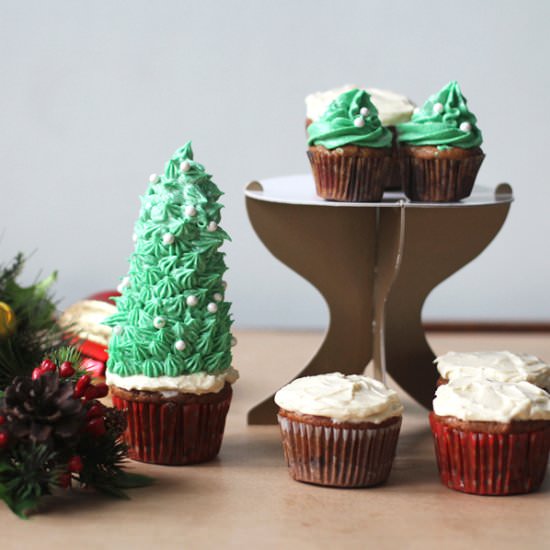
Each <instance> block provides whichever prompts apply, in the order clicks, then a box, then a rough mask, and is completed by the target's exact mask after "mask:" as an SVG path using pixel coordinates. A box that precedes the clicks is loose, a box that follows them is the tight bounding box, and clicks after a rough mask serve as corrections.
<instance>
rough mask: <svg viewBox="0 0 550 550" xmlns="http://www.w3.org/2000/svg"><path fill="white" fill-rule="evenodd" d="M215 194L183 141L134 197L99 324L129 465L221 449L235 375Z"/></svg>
mask: <svg viewBox="0 0 550 550" xmlns="http://www.w3.org/2000/svg"><path fill="white" fill-rule="evenodd" d="M221 195H222V192H221V191H220V190H219V188H218V187H217V185H216V184H215V183H214V182H213V181H212V177H211V176H210V175H209V174H208V173H207V172H206V171H205V169H204V167H203V166H202V165H201V164H199V163H198V162H196V161H195V160H194V157H193V151H192V149H191V143H190V142H189V143H187V144H186V145H184V146H183V147H181V148H180V149H178V150H177V151H176V152H175V153H174V155H173V156H172V158H170V159H169V160H168V162H167V163H166V166H165V169H164V173H162V174H160V175H157V174H152V175H151V176H150V178H149V187H148V189H147V192H146V193H145V195H144V196H143V197H142V198H141V202H142V206H141V211H140V214H139V218H138V220H137V221H136V224H135V226H134V241H135V249H134V252H133V253H132V255H131V257H130V267H129V271H128V274H127V276H125V277H124V278H123V279H122V282H121V284H120V285H119V290H120V292H121V296H120V297H118V298H116V305H117V312H116V313H115V314H113V315H112V316H111V317H109V318H108V319H107V320H106V321H105V324H107V325H109V326H111V327H112V333H113V335H112V337H111V340H110V342H109V360H108V362H107V373H106V378H107V383H108V384H109V385H110V387H111V393H112V397H113V404H114V405H115V406H116V407H117V408H119V409H121V410H124V411H126V412H127V415H128V428H127V429H126V431H125V433H124V438H125V440H126V443H127V444H128V446H129V449H130V455H131V456H132V458H135V459H136V460H141V461H144V462H152V463H157V464H173V465H176V464H191V463H195V462H204V461H206V460H210V459H212V458H214V457H215V456H216V455H217V453H218V451H219V449H220V445H221V442H222V435H223V428H224V424H225V417H226V414H227V411H228V409H229V404H230V401H231V395H232V389H231V385H232V383H233V382H235V380H236V379H237V378H238V373H237V371H236V370H235V369H233V368H232V366H231V363H232V354H231V347H232V345H233V343H234V342H235V339H234V338H233V337H232V334H231V324H232V319H231V314H230V307H231V304H230V302H228V301H227V300H226V297H225V287H226V285H225V282H224V280H223V275H224V273H225V271H226V270H227V267H226V265H225V260H224V253H223V252H222V251H221V250H220V247H221V246H222V245H223V244H224V242H225V241H226V240H228V239H229V236H228V235H227V233H226V232H225V231H224V230H223V228H222V227H221V225H220V224H221V214H220V213H221V209H222V208H223V206H222V204H221V203H220V202H219V198H220V197H221Z"/></svg>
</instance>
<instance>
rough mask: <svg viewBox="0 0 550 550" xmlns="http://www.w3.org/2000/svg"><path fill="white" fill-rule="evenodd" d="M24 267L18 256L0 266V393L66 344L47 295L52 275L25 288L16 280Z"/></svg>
mask: <svg viewBox="0 0 550 550" xmlns="http://www.w3.org/2000/svg"><path fill="white" fill-rule="evenodd" d="M24 266H25V257H24V255H23V254H21V253H19V254H18V255H17V256H16V257H15V258H14V260H13V261H12V262H11V264H10V265H7V266H0V389H2V388H4V387H6V385H7V384H9V383H10V382H11V381H12V379H13V378H14V377H15V376H17V375H25V374H30V373H31V371H32V369H33V366H34V365H36V364H38V363H39V362H40V361H41V359H42V358H43V357H44V356H45V355H46V354H47V353H48V352H50V351H51V350H55V349H57V348H59V347H60V346H62V345H64V344H65V343H66V338H67V337H66V336H64V334H63V332H62V330H61V328H60V327H59V325H58V324H57V322H56V319H55V309H56V307H55V302H54V301H53V299H52V297H51V295H50V294H49V291H50V287H51V285H52V284H53V283H54V281H55V280H56V277H57V275H56V273H53V274H52V275H50V276H49V277H47V278H46V279H44V280H42V281H40V282H38V283H35V284H34V285H32V286H29V287H22V286H20V285H19V284H18V283H17V278H18V277H19V275H20V274H21V272H22V271H23V268H24Z"/></svg>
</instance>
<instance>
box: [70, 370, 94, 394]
mask: <svg viewBox="0 0 550 550" xmlns="http://www.w3.org/2000/svg"><path fill="white" fill-rule="evenodd" d="M90 381H91V378H90V377H89V376H88V375H87V374H84V375H82V376H81V377H80V378H79V379H78V382H77V383H76V384H75V387H74V396H75V397H82V396H83V395H84V390H85V389H86V388H87V387H88V386H89V385H90Z"/></svg>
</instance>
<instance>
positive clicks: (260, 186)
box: [244, 174, 514, 208]
mask: <svg viewBox="0 0 550 550" xmlns="http://www.w3.org/2000/svg"><path fill="white" fill-rule="evenodd" d="M244 193H245V195H246V196H247V197H249V198H251V199H255V200H260V201H267V202H276V203H285V204H299V205H306V206H331V207H353V208H358V207H359V208H365V207H370V208H372V207H394V208H395V207H405V208H462V207H465V206H494V205H497V204H502V203H510V202H512V201H513V200H514V196H513V193H512V188H511V187H510V185H508V184H507V183H501V184H500V185H498V186H497V187H496V189H494V190H493V189H490V188H488V187H482V186H480V185H475V186H474V190H473V192H472V194H471V195H470V196H469V197H468V198H466V199H463V200H461V201H459V202H412V201H410V200H409V199H407V197H405V195H404V194H403V193H402V192H400V191H386V192H385V193H384V197H383V198H382V201H380V202H338V201H328V200H325V199H322V198H321V197H319V196H317V194H316V192H315V183H314V181H313V176H312V175H311V174H299V175H295V176H282V177H276V178H268V179H264V180H261V181H253V182H251V183H249V184H248V185H247V186H246V187H245V190H244Z"/></svg>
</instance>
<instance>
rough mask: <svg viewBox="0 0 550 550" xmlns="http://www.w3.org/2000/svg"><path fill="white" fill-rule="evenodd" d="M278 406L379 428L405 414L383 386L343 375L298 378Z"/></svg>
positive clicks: (281, 392) (281, 393)
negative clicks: (369, 424)
mask: <svg viewBox="0 0 550 550" xmlns="http://www.w3.org/2000/svg"><path fill="white" fill-rule="evenodd" d="M275 403H277V405H279V407H281V408H282V409H285V410H287V411H291V412H297V413H300V414H311V415H315V416H323V417H327V418H331V419H332V420H334V421H335V422H373V423H376V424H379V423H380V422H383V421H384V420H386V419H388V418H391V417H393V416H400V415H401V413H402V412H403V405H401V402H400V401H399V397H398V396H397V393H396V392H395V391H394V390H391V389H389V388H387V387H386V386H384V384H382V382H379V381H378V380H374V379H373V378H370V377H368V376H362V375H358V374H351V375H347V376H346V375H344V374H342V373H340V372H333V373H330V374H320V375H318V376H304V377H303V378H297V379H296V380H294V381H293V382H291V383H290V384H288V385H287V386H285V387H283V388H281V389H280V390H279V391H278V392H277V393H276V394H275Z"/></svg>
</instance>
